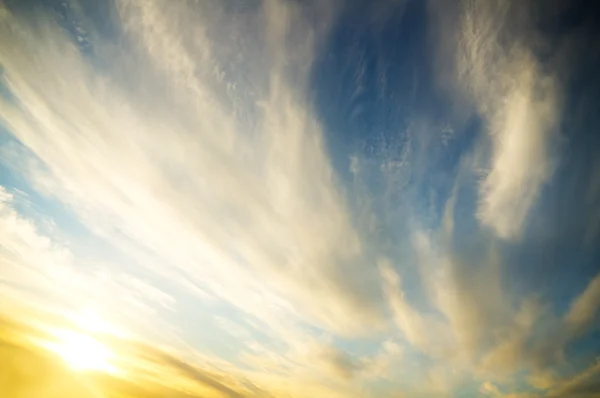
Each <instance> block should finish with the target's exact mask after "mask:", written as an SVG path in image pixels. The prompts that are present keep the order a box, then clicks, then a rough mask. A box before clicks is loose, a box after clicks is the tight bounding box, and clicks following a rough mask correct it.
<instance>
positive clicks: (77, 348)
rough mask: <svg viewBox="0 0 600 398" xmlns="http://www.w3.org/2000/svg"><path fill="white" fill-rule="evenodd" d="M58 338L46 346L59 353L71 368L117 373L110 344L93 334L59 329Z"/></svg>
mask: <svg viewBox="0 0 600 398" xmlns="http://www.w3.org/2000/svg"><path fill="white" fill-rule="evenodd" d="M55 335H56V337H57V340H56V341H54V342H51V343H47V344H46V347H47V348H48V349H50V350H51V351H53V352H54V353H56V354H57V355H59V356H60V357H61V358H62V359H63V360H64V361H65V362H66V363H67V364H68V365H69V366H70V367H71V368H73V369H75V370H78V371H90V370H91V371H101V372H106V373H116V371H117V369H116V368H115V366H114V365H113V363H112V362H113V360H114V357H115V356H114V353H113V352H112V351H111V349H110V348H108V346H107V345H106V344H104V343H102V342H100V341H99V340H98V339H96V338H94V337H93V336H91V335H88V334H84V333H80V332H76V331H72V330H59V331H56V333H55Z"/></svg>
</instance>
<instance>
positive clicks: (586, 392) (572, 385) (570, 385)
mask: <svg viewBox="0 0 600 398" xmlns="http://www.w3.org/2000/svg"><path fill="white" fill-rule="evenodd" d="M599 374H600V362H597V363H595V364H592V365H591V366H590V367H588V368H587V369H585V370H584V371H583V372H581V373H579V374H577V375H575V376H573V377H571V378H569V379H566V380H564V381H563V382H562V383H560V384H559V385H558V386H556V387H555V388H553V389H551V390H550V391H549V392H548V393H547V394H546V396H547V397H556V398H559V397H565V398H566V397H573V398H587V397H597V396H598V395H600V382H599V381H598V376H599Z"/></svg>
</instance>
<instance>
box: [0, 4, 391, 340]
mask: <svg viewBox="0 0 600 398" xmlns="http://www.w3.org/2000/svg"><path fill="white" fill-rule="evenodd" d="M188 6H189V7H193V8H192V9H188V8H187V7H188ZM165 7H167V6H166V3H163V2H160V1H158V2H149V3H135V2H128V1H123V2H118V10H119V16H120V18H121V23H122V25H123V26H124V27H125V32H126V34H127V38H128V39H129V40H130V41H131V43H133V44H132V46H133V48H132V49H131V51H132V58H133V59H135V60H136V61H139V63H136V64H135V65H136V67H137V66H138V65H140V64H142V63H141V62H142V60H143V63H144V64H146V65H147V67H146V68H143V69H141V70H132V69H131V68H132V66H131V65H130V63H131V61H127V60H124V59H122V58H119V57H116V58H115V59H111V58H108V59H106V60H105V61H106V62H107V63H109V64H110V63H111V62H112V64H111V67H110V68H111V69H109V71H108V72H114V74H113V75H110V74H109V75H104V74H103V73H102V71H97V70H96V69H95V66H93V65H92V64H90V63H89V62H88V60H87V59H86V58H85V57H84V55H82V54H81V53H79V51H78V49H77V48H76V47H75V46H74V45H73V44H72V43H71V42H70V41H69V40H68V38H67V37H65V35H64V34H63V33H62V32H61V31H60V30H59V29H58V28H56V27H55V26H53V25H52V24H51V23H50V22H49V21H47V20H44V19H42V18H40V20H39V21H37V28H36V29H32V28H31V27H30V26H29V25H28V24H27V23H24V22H22V21H21V20H19V19H18V18H17V17H12V16H10V15H9V16H8V17H5V21H6V23H5V24H3V27H4V28H3V32H2V33H3V35H2V36H3V37H4V39H3V40H2V42H1V44H0V46H1V47H0V54H1V57H2V58H1V60H0V61H1V62H2V64H3V65H4V68H5V74H6V76H7V81H8V86H9V88H10V90H11V92H12V93H13V94H14V97H15V101H14V102H7V101H5V102H4V103H3V107H2V109H3V110H2V111H1V115H0V117H1V118H2V120H3V121H4V123H5V124H6V126H7V127H8V129H9V131H10V132H11V134H13V135H14V137H15V138H16V139H18V140H19V141H20V143H22V145H23V147H22V148H20V149H19V150H20V155H21V156H18V157H16V159H17V160H15V162H14V163H16V164H12V166H13V167H14V168H16V169H18V170H22V171H23V174H24V176H25V177H27V178H28V179H29V181H31V183H32V184H33V185H34V187H35V188H36V189H39V190H40V191H41V192H45V193H46V194H47V195H49V196H51V197H54V198H56V199H58V200H60V201H61V202H63V203H65V204H66V205H67V206H69V207H70V208H71V209H72V210H73V211H75V212H76V214H77V216H78V217H79V219H80V220H81V221H82V222H83V223H84V224H85V225H86V226H87V227H88V228H89V229H90V230H91V231H92V232H94V233H95V234H96V235H98V236H100V237H102V238H103V239H105V240H107V241H108V242H109V243H110V244H112V245H113V246H114V247H116V248H118V249H119V250H121V251H123V252H125V253H126V254H127V255H128V256H130V257H132V258H133V259H135V260H137V261H136V262H138V263H139V264H140V265H141V266H145V267H147V268H149V269H150V271H151V272H153V273H154V274H155V275H159V276H167V277H168V278H169V279H171V280H173V281H175V282H176V283H180V284H181V285H182V287H184V288H186V289H187V291H188V292H189V293H190V294H192V295H197V293H196V292H197V291H198V292H203V291H204V292H206V291H210V292H212V294H216V295H217V296H220V298H222V299H225V300H227V301H229V302H231V303H232V304H233V305H235V306H236V307H238V306H240V308H241V309H242V310H244V311H247V310H249V309H250V306H248V305H247V304H245V303H244V302H245V301H248V300H247V296H249V295H252V294H253V292H256V291H261V292H264V294H262V293H261V294H262V295H263V297H273V298H274V299H276V300H278V301H279V303H280V304H275V303H272V304H273V305H276V306H285V307H289V308H292V307H293V308H294V309H295V311H296V314H295V315H296V316H298V315H299V316H301V320H302V321H304V322H308V323H311V324H315V325H318V326H320V327H325V328H328V329H332V330H334V331H336V332H339V333H356V332H359V331H361V330H363V329H365V327H367V326H369V325H377V324H378V323H381V322H382V319H381V313H380V311H379V308H378V307H379V305H380V302H379V301H380V294H381V293H380V291H379V286H378V283H377V279H376V278H375V277H374V276H373V275H372V273H370V272H369V267H368V263H369V261H371V260H370V259H369V257H368V256H367V254H366V251H365V247H364V244H363V242H362V240H361V237H360V236H359V234H358V232H357V231H356V229H355V227H354V226H353V224H352V221H351V218H350V216H349V211H348V207H347V204H346V201H345V198H344V196H343V195H342V192H341V191H340V189H339V188H338V186H337V182H336V178H335V176H334V174H333V170H332V168H331V165H330V164H329V159H328V156H327V154H326V152H325V150H324V147H323V138H322V132H321V127H320V125H319V123H318V121H317V120H316V118H315V116H314V115H312V114H311V111H310V108H309V106H308V105H307V103H306V101H307V100H306V93H305V92H304V91H303V85H302V84H300V83H301V81H302V79H305V76H306V73H307V71H308V66H309V65H310V59H311V55H312V51H313V43H314V40H315V39H316V38H315V37H313V36H314V35H316V34H318V33H319V29H320V28H318V27H316V28H314V29H313V28H311V26H310V25H307V24H306V22H305V21H304V20H303V19H302V17H301V13H300V12H299V10H296V9H295V8H294V7H293V6H291V5H290V6H289V7H287V6H283V5H282V4H279V3H278V2H267V3H265V7H264V8H259V9H256V10H251V12H249V13H246V14H240V16H239V17H240V18H247V20H246V23H247V24H240V25H239V26H246V27H247V29H248V31H244V32H237V31H235V29H237V28H235V27H232V28H231V29H232V30H231V31H227V26H225V25H221V24H219V23H218V20H219V17H220V15H221V14H220V13H221V12H222V11H220V9H219V7H217V6H213V5H208V4H206V5H201V4H197V5H191V4H190V5H185V6H184V5H183V4H182V5H178V6H172V5H171V4H169V5H168V11H166V9H165ZM323 15H325V16H326V15H327V12H324V13H323ZM213 17H214V18H213ZM280 18H285V21H281V19H280ZM323 18H324V17H323ZM184 22H185V23H184ZM192 22H193V23H192ZM263 22H264V25H262V24H263ZM322 22H323V24H316V25H318V26H321V25H327V20H325V21H322ZM261 26H265V28H266V30H265V31H264V32H263V30H262V29H260V27H261ZM299 32H313V33H314V35H313V34H308V35H306V34H302V35H301V36H300V35H299V34H298V33H299ZM250 34H251V35H254V36H255V37H257V40H258V42H259V43H263V42H264V43H265V44H266V45H267V48H268V49H270V50H265V51H267V54H265V57H266V59H265V58H261V57H258V56H256V54H251V55H252V57H250V58H249V62H250V64H249V66H248V72H249V73H250V76H248V79H243V80H241V81H238V80H236V79H237V77H235V76H234V77H230V75H229V72H228V71H227V65H229V62H233V61H234V59H231V58H229V54H222V53H220V52H219V50H220V48H221V47H220V46H219V45H220V43H219V42H218V40H223V38H224V37H230V38H231V41H230V42H228V45H230V46H232V48H241V47H243V46H242V41H243V40H244V38H245V37H246V36H247V35H250ZM263 34H264V35H265V36H263ZM290 43H293V46H292V47H293V48H294V52H293V53H292V52H289V51H288V48H290V46H289V45H290ZM255 44H256V43H255ZM103 46H104V47H106V48H108V49H104V47H103ZM259 47H260V46H258V45H257V44H256V47H252V48H253V49H256V50H257V51H258V48H259ZM95 48H96V49H98V51H97V52H98V54H111V52H110V51H109V49H110V48H109V45H108V44H105V43H103V42H102V41H98V42H96V43H95ZM238 55H242V56H243V55H244V52H243V51H242V52H241V53H240V54H231V56H238ZM246 55H250V54H246ZM270 57H272V58H270ZM40 60H41V61H40ZM291 61H293V62H292V63H290V62H291ZM253 62H258V64H257V65H253V64H252V63H253ZM287 65H290V66H289V67H288V66H287ZM290 68H291V69H290ZM65 71H68V73H69V81H68V82H66V81H65V80H64V79H63V77H62V76H63V74H64V73H65ZM296 72H298V73H296ZM122 75H124V76H125V78H124V79H123V78H121V77H120V76H122ZM158 77H160V79H161V80H160V81H161V82H162V83H160V84H158V83H156V82H157V78H158ZM240 86H242V87H243V89H240V88H239V87H240ZM236 87H237V88H236ZM236 90H237V91H236ZM239 90H242V91H245V92H249V93H253V97H252V98H244V97H239V96H238V91H239ZM26 158H27V159H31V162H22V161H21V162H20V161H19V160H18V159H26ZM174 237H177V238H176V239H175V238H174ZM159 259H160V260H159ZM167 265H168V266H167ZM176 274H179V275H181V274H183V275H185V276H187V278H178V280H175V279H176V277H175V276H174V275H176ZM181 280H183V281H181ZM216 286H219V287H218V288H216ZM282 310H283V308H282ZM251 315H253V316H258V317H262V316H263V315H261V314H260V313H258V312H254V313H252V314H251ZM267 321H268V320H267ZM369 327H370V326H369Z"/></svg>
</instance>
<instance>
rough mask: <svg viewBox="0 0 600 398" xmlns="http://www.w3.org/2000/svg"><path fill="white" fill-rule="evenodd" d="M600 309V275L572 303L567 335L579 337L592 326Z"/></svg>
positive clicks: (567, 315)
mask: <svg viewBox="0 0 600 398" xmlns="http://www.w3.org/2000/svg"><path fill="white" fill-rule="evenodd" d="M599 308H600V274H599V275H596V277H595V278H594V279H592V280H591V281H590V282H589V283H588V285H587V286H586V288H585V290H584V291H583V292H582V293H581V294H580V295H579V296H578V297H577V298H576V299H575V300H574V301H573V302H572V303H571V306H570V308H569V311H568V312H567V314H566V315H565V318H564V322H565V326H566V328H567V331H568V332H567V333H568V334H569V335H570V336H571V337H577V336H579V335H581V334H583V333H584V332H586V331H587V329H588V328H589V327H590V326H591V324H592V322H593V320H594V318H595V316H596V313H597V312H598V309H599Z"/></svg>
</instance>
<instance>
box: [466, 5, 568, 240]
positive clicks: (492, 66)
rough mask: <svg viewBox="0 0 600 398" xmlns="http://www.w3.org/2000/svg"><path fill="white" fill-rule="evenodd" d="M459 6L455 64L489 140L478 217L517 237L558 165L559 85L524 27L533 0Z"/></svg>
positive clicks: (500, 232) (505, 235) (508, 236)
mask: <svg viewBox="0 0 600 398" xmlns="http://www.w3.org/2000/svg"><path fill="white" fill-rule="evenodd" d="M462 7H463V11H464V13H463V15H462V17H461V23H460V28H459V29H460V37H459V39H458V40H459V44H458V48H459V51H458V52H457V55H456V62H457V67H456V70H457V73H458V76H459V80H460V81H461V82H462V83H463V85H464V87H465V88H466V90H467V91H468V92H469V93H470V94H471V95H472V97H473V101H474V102H475V103H476V106H477V108H478V111H479V112H480V113H481V115H482V116H483V117H484V118H485V120H486V123H487V129H488V132H489V141H490V143H491V150H490V152H491V160H490V164H489V171H487V172H486V175H485V176H484V178H483V181H482V183H481V186H480V203H479V206H478V218H479V220H480V221H481V223H482V224H483V225H487V226H489V227H491V228H492V229H493V230H494V232H495V233H496V234H497V235H498V236H500V237H502V238H506V239H512V238H515V237H517V236H519V234H520V233H521V232H522V230H523V227H524V226H525V223H526V219H527V214H528V212H529V211H530V209H531V208H532V206H533V205H534V203H535V201H536V200H537V199H538V197H539V194H540V190H541V189H542V187H543V186H544V184H546V183H547V182H548V181H549V180H550V178H551V177H552V174H553V172H554V169H555V167H556V159H555V155H556V146H557V144H558V122H559V120H560V87H559V84H558V82H557V80H556V79H555V78H554V76H552V74H551V73H548V72H547V71H544V69H543V68H542V66H541V65H540V64H539V63H538V61H537V59H536V57H535V56H534V49H533V48H532V47H533V46H534V43H532V41H533V39H532V38H529V37H527V35H526V33H525V32H526V31H527V30H526V29H527V24H528V23H530V21H529V20H528V18H530V14H529V13H528V11H527V10H526V9H527V7H529V5H523V8H522V9H520V10H517V8H516V5H515V4H513V3H511V2H502V1H493V2H487V3H479V2H476V1H465V2H463V3H462ZM517 13H520V16H521V17H520V18H519V17H517V15H516V14H517ZM523 16H524V17H523ZM523 21H524V22H523Z"/></svg>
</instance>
